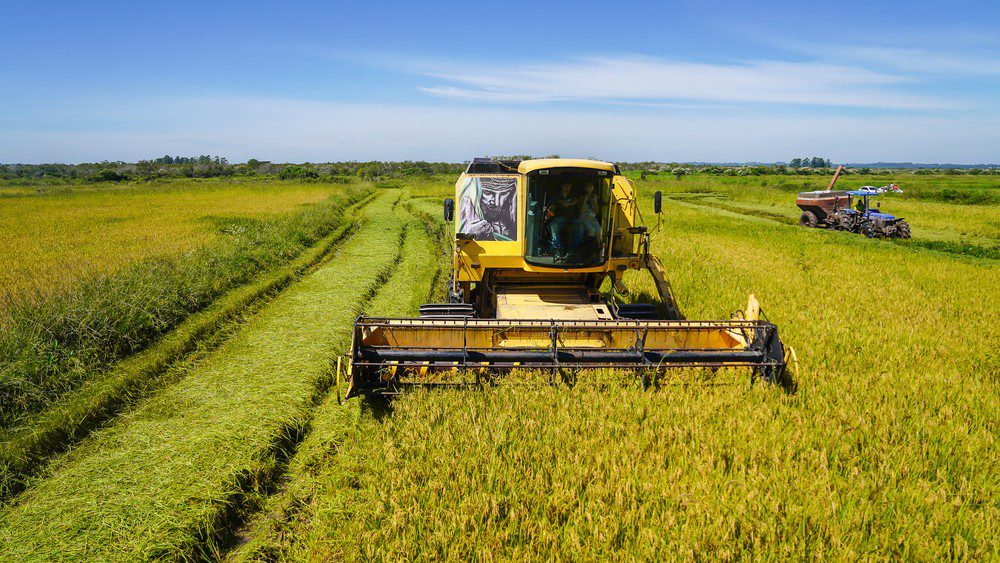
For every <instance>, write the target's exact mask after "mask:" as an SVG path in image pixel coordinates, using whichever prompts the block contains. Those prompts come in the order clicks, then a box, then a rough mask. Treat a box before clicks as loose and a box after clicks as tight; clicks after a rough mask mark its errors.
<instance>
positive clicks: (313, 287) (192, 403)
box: [0, 190, 403, 559]
mask: <svg viewBox="0 0 1000 563" xmlns="http://www.w3.org/2000/svg"><path fill="white" fill-rule="evenodd" d="M398 198H399V194H398V190H392V191H383V192H382V193H381V194H380V195H379V196H378V197H377V198H376V200H375V202H373V203H372V204H371V205H369V206H368V207H367V208H366V210H365V212H366V220H365V221H364V222H363V225H362V227H361V229H360V230H359V233H361V232H363V233H365V235H364V236H355V237H354V238H353V239H351V240H350V241H349V242H347V243H345V244H344V245H342V247H341V248H340V255H339V256H338V258H337V259H336V260H332V261H329V262H327V263H326V264H324V265H322V266H320V267H319V268H318V269H316V271H314V272H312V273H311V274H310V275H308V276H306V277H305V278H303V279H302V280H300V281H299V282H298V283H296V284H294V285H293V286H291V287H289V288H288V289H287V290H285V291H284V292H282V293H281V294H280V295H278V296H277V297H276V298H275V299H274V300H273V301H272V302H270V303H269V304H267V305H266V306H265V307H264V308H263V309H262V310H261V312H260V313H259V314H258V315H257V316H256V317H254V318H253V319H252V320H251V321H250V322H249V323H247V325H246V326H244V327H241V329H240V330H239V331H238V332H237V334H235V335H234V336H233V337H232V338H231V339H229V340H227V341H226V342H225V343H223V344H222V345H221V346H220V347H219V348H218V350H216V351H215V352H214V353H212V354H210V355H209V356H208V357H207V358H206V359H205V361H204V362H203V363H201V364H200V365H198V366H196V367H195V368H194V369H193V370H192V372H191V373H190V374H188V375H187V376H186V377H184V378H183V379H182V380H181V381H179V382H177V383H176V384H175V385H172V386H170V387H168V388H165V389H163V390H161V391H160V392H159V393H158V394H156V395H154V396H152V397H150V398H149V399H147V400H146V401H144V402H143V403H142V404H140V405H138V406H137V407H136V408H135V409H134V410H133V411H132V412H130V413H128V414H126V415H122V416H121V417H119V418H118V419H117V420H116V421H115V422H114V424H112V425H110V426H109V427H107V428H105V429H103V430H101V431H99V432H97V433H95V434H94V435H93V436H92V437H91V438H90V439H89V440H87V441H86V442H85V443H84V444H82V445H81V446H80V447H79V448H77V449H76V450H74V451H72V452H70V453H69V454H67V455H65V456H63V457H62V458H61V459H59V460H58V461H57V463H56V464H54V465H55V466H54V468H53V470H52V471H51V473H50V474H49V475H48V477H47V478H45V479H42V480H40V481H39V482H38V483H36V485H35V486H34V487H33V488H31V489H29V490H28V491H26V492H25V493H24V494H22V495H21V496H20V497H19V498H18V499H17V501H18V502H17V503H15V504H13V505H11V506H10V507H8V508H6V509H4V510H3V512H2V513H0V558H10V559H26V558H27V559H47V558H66V557H69V558H85V559H105V558H114V559H119V558H143V559H145V558H171V559H173V558H200V557H209V558H215V557H218V556H219V555H220V551H219V545H218V544H217V543H216V542H217V541H218V540H219V538H222V537H225V536H226V534H227V530H228V529H229V523H230V522H231V520H232V518H233V517H234V515H236V514H238V513H239V511H240V510H242V509H243V507H244V506H245V505H246V504H247V503H248V501H252V499H253V497H255V496H258V497H259V496H261V495H266V492H267V487H268V486H269V484H271V483H273V478H274V476H275V475H276V474H277V473H278V472H280V471H281V468H282V463H283V462H282V460H283V458H287V456H288V455H289V454H290V453H291V452H292V451H294V449H295V446H296V445H297V443H298V441H299V440H301V438H302V436H304V434H305V430H306V429H307V428H308V423H309V419H310V417H311V415H312V412H313V410H314V408H315V406H316V404H317V403H318V402H319V400H320V399H321V398H322V397H323V395H324V391H325V389H326V387H327V386H328V385H329V383H330V375H331V374H330V358H331V357H333V356H334V355H335V354H336V352H338V351H340V350H339V349H338V348H340V347H342V343H343V342H344V341H345V340H346V338H349V334H350V321H351V320H353V315H354V311H355V310H356V307H357V306H358V304H359V302H361V300H363V298H365V296H367V295H374V294H375V292H377V289H378V286H379V284H380V283H381V281H382V280H385V279H388V277H389V274H391V272H392V270H393V268H394V266H395V265H396V264H397V263H398V261H399V260H398V256H399V250H400V249H401V246H402V245H401V244H400V242H401V239H400V237H401V236H403V235H402V232H403V227H402V224H400V222H399V221H398V220H395V218H394V216H393V213H392V204H393V202H394V201H396V200H398ZM387 249H395V250H396V252H395V253H393V252H391V251H390V252H386V250H387Z"/></svg>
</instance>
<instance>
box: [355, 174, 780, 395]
mask: <svg viewBox="0 0 1000 563" xmlns="http://www.w3.org/2000/svg"><path fill="white" fill-rule="evenodd" d="M456 204H457V207H458V210H457V214H456V210H455V207H456ZM661 206H662V198H661V195H660V193H659V192H657V193H656V194H655V196H654V210H655V212H656V213H657V217H658V218H659V214H660V212H661ZM444 215H445V220H446V221H454V229H455V231H454V232H455V241H454V247H453V248H454V256H453V268H452V269H453V271H452V280H451V284H450V291H449V293H450V295H449V299H448V302H447V303H432V304H427V305H423V306H421V308H420V317H419V318H409V319H401V318H377V317H368V316H365V315H361V316H360V317H358V319H357V321H356V322H355V324H354V333H353V338H352V344H351V351H350V355H349V357H348V358H347V362H346V373H347V376H348V379H349V387H348V392H347V396H348V397H350V396H354V395H360V394H395V393H397V392H398V391H399V390H401V389H402V388H404V387H407V386H411V385H448V384H451V385H456V384H458V385H463V384H466V383H468V382H470V381H481V380H482V379H484V378H486V379H491V378H492V377H493V376H497V375H498V374H507V373H510V372H512V371H516V372H517V373H522V372H526V371H528V372H531V373H543V374H549V375H548V378H547V379H548V380H549V381H551V382H556V381H570V382H572V381H575V377H576V374H577V373H584V372H587V371H588V370H592V369H614V370H629V371H632V372H636V373H641V374H643V381H644V382H645V381H649V377H648V376H650V374H652V375H653V376H655V375H656V374H659V373H661V372H663V371H664V370H667V369H672V368H682V367H694V368H722V367H746V368H751V369H750V373H751V377H753V378H756V377H760V378H761V379H763V380H766V381H769V382H772V383H779V384H783V385H787V384H788V383H789V382H790V381H791V378H790V377H789V374H788V373H787V372H788V370H787V368H788V366H789V362H794V352H792V350H791V348H790V347H786V346H783V345H782V342H781V340H780V339H779V338H778V328H777V327H776V326H775V325H774V324H772V323H770V322H768V321H767V319H766V318H765V317H764V316H763V313H762V312H761V308H760V305H759V304H758V303H757V300H756V299H755V298H754V296H753V295H750V297H749V299H748V303H747V306H746V309H744V310H743V311H739V312H737V313H736V314H734V315H733V318H731V319H729V320H725V321H693V320H685V319H684V317H683V316H682V315H681V313H680V311H679V309H678V307H677V303H676V301H675V300H674V296H673V293H672V291H671V288H670V283H669V281H668V280H667V276H666V273H665V271H664V268H663V266H662V264H661V263H660V261H659V260H658V259H657V258H656V257H655V256H653V255H651V254H650V253H649V239H650V234H651V233H650V232H649V230H648V229H647V227H646V226H643V225H642V224H641V216H640V213H639V209H638V202H637V194H636V190H635V186H634V185H633V184H632V182H630V181H629V180H628V179H626V178H625V177H624V176H623V175H622V174H621V172H620V171H619V169H618V166H617V165H615V164H612V163H610V162H600V161H594V160H573V159H539V160H524V161H513V160H499V161H498V160H491V159H486V158H476V159H473V161H472V162H471V163H470V164H469V167H468V169H467V170H466V171H465V173H463V174H462V175H461V176H460V177H459V179H458V182H457V183H456V185H455V199H454V200H452V199H446V200H445V202H444ZM658 225H659V221H658ZM629 270H646V271H648V272H649V273H650V274H651V276H652V280H653V283H654V285H655V287H656V289H657V292H658V293H659V297H660V303H659V306H657V305H655V304H635V303H633V304H625V303H619V302H618V298H617V297H618V296H619V295H626V294H627V291H628V290H627V289H626V288H625V286H624V284H623V283H622V276H623V274H624V273H625V272H627V271H629ZM605 280H608V281H609V282H610V283H609V284H608V286H605V287H609V286H610V288H611V289H610V290H606V291H605V292H604V293H602V291H601V288H602V284H604V282H605ZM538 370H540V371H538ZM337 373H338V377H339V376H340V373H341V370H340V367H339V364H338V371H337Z"/></svg>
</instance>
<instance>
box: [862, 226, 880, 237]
mask: <svg viewBox="0 0 1000 563" xmlns="http://www.w3.org/2000/svg"><path fill="white" fill-rule="evenodd" d="M861 234H863V235H865V236H866V237H868V238H875V237H877V236H878V232H877V231H876V230H875V227H873V226H872V225H865V226H863V227H861Z"/></svg>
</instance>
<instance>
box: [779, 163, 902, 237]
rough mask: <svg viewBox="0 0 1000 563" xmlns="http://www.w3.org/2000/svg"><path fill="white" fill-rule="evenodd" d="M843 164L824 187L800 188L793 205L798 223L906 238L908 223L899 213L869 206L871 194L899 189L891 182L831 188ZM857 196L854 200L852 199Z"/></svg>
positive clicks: (806, 225)
mask: <svg viewBox="0 0 1000 563" xmlns="http://www.w3.org/2000/svg"><path fill="white" fill-rule="evenodd" d="M842 170H843V166H841V167H839V168H837V173H836V174H834V176H833V180H832V181H831V182H830V185H829V187H827V189H826V190H822V191H816V192H801V193H800V194H799V195H798V197H797V198H796V199H795V205H797V206H798V207H799V209H801V210H802V216H801V217H799V225H801V226H803V227H824V228H827V229H836V230H840V231H850V232H852V233H861V234H863V235H865V236H867V237H868V238H879V237H884V238H904V239H905V238H910V225H909V223H907V222H906V221H905V220H903V218H902V217H896V216H895V215H891V214H889V213H883V212H882V211H881V210H880V209H879V208H878V206H875V207H872V206H871V198H874V197H877V196H879V195H881V194H883V193H886V192H900V191H902V190H900V189H899V187H898V186H896V185H895V184H889V185H888V186H883V187H881V188H875V187H872V186H864V187H862V188H861V189H858V190H850V191H844V190H834V189H833V186H834V184H835V183H836V182H837V178H838V177H839V176H840V172H841V171H842ZM854 198H858V199H857V203H855V202H854Z"/></svg>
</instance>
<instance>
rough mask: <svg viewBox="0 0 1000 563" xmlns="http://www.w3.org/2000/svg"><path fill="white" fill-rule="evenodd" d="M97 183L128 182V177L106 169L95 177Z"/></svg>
mask: <svg viewBox="0 0 1000 563" xmlns="http://www.w3.org/2000/svg"><path fill="white" fill-rule="evenodd" d="M94 180H95V181H97V182H121V181H122V180H128V176H127V175H126V174H123V173H121V172H119V171H117V170H114V169H112V168H104V169H102V170H101V171H100V172H98V173H97V175H96V176H94Z"/></svg>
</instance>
